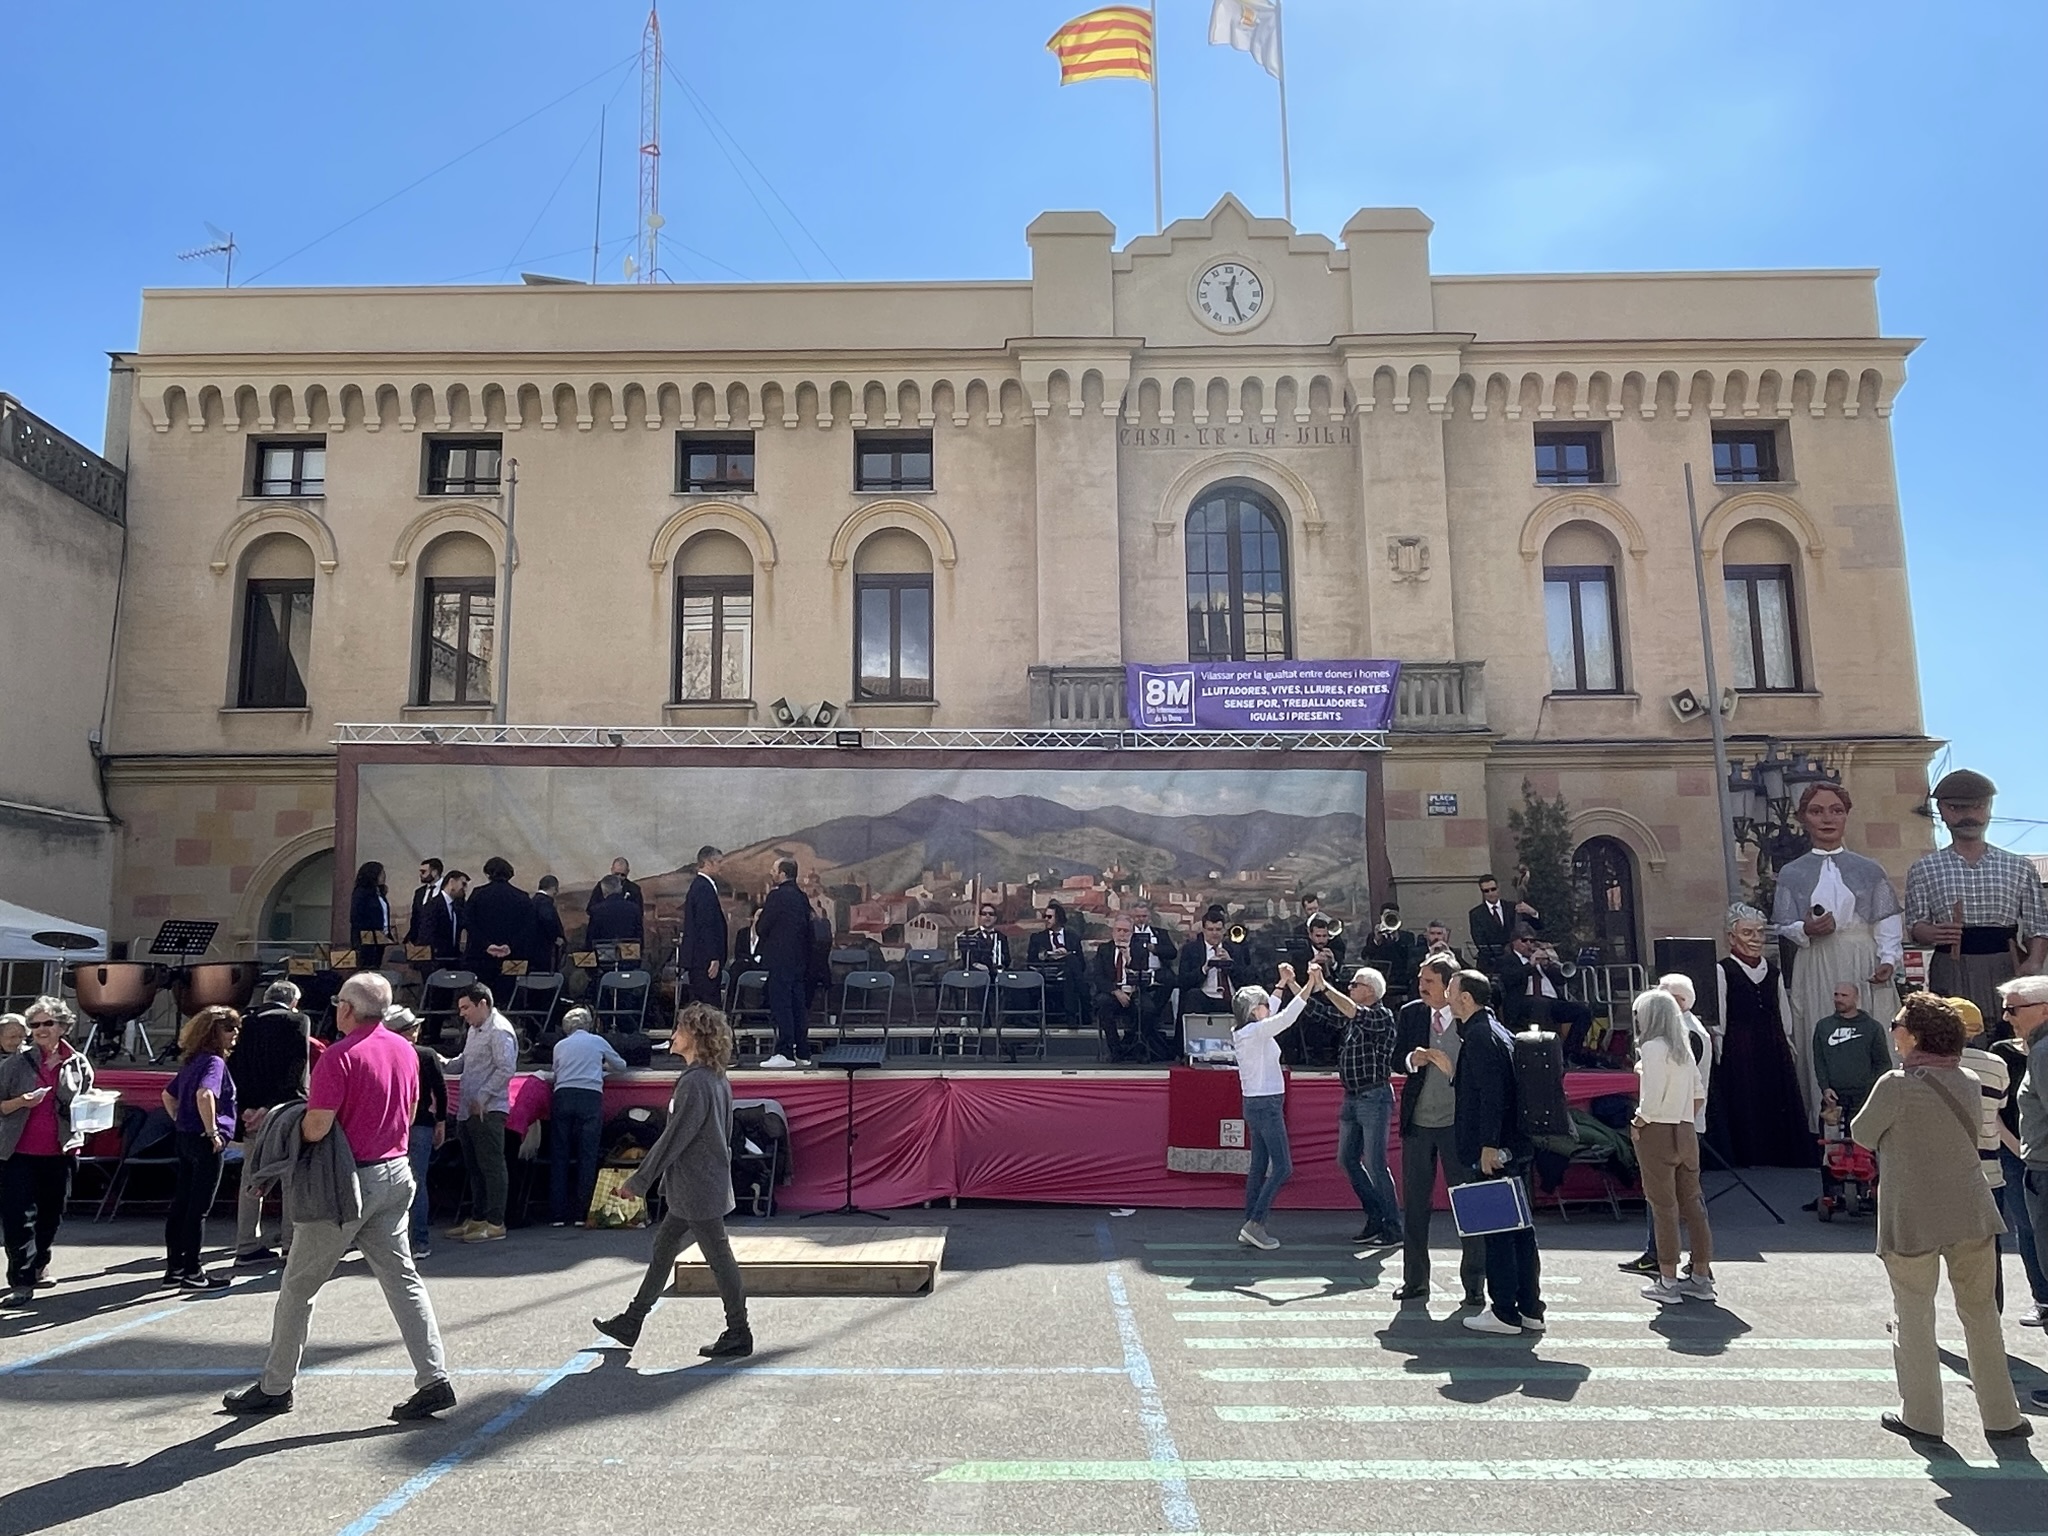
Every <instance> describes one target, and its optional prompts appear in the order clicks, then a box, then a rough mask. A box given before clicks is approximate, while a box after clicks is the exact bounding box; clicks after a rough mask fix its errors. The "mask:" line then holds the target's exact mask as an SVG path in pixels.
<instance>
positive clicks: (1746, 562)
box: [1721, 521, 1805, 693]
mask: <svg viewBox="0 0 2048 1536" xmlns="http://www.w3.org/2000/svg"><path fill="white" fill-rule="evenodd" d="M1798 563H1799V553H1798V551H1797V550H1796V549H1795V548H1794V547H1793V544H1792V541H1791V540H1790V539H1789V538H1787V537H1786V536H1785V530H1784V529H1782V528H1780V527H1779V526H1778V525H1777V524H1776V523H1768V522H1763V521H1756V522H1748V523H1743V524H1741V525H1740V526H1739V527H1737V528H1735V529H1734V530H1733V531H1732V532H1730V533H1729V535H1728V542H1727V543H1726V544H1725V545H1724V546H1723V547H1722V549H1721V589H1722V591H1723V593H1724V594H1725V595H1726V598H1727V603H1728V649H1729V651H1730V653H1731V655H1730V659H1731V660H1733V662H1734V663H1735V686H1736V687H1737V688H1740V689H1742V690H1744V691H1745V692H1750V693H1771V692H1782V693H1796V692H1798V691H1799V690H1800V689H1801V688H1803V687H1804V686H1805V669H1804V668H1803V667H1802V666H1801V665H1800V657H1799V610H1798V604H1797V602H1796V601H1795V596H1794V573H1795V571H1796V570H1797V568H1798Z"/></svg>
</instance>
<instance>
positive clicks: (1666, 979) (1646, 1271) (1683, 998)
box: [1615, 971, 1720, 1275]
mask: <svg viewBox="0 0 2048 1536" xmlns="http://www.w3.org/2000/svg"><path fill="white" fill-rule="evenodd" d="M1657 989H1658V990H1659V991H1660V992H1669V993H1670V994H1671V996H1672V997H1673V998H1674V999H1675V1000H1676V1001H1677V1003H1678V1007H1679V1010H1680V1014H1681V1016H1682V1017H1683V1019H1684V1021H1685V1035H1686V1039H1687V1041H1688V1042H1689V1043H1690V1044H1691V1046H1692V1059H1693V1060H1694V1061H1696V1062H1698V1063H1699V1068H1700V1088H1701V1091H1702V1093H1705V1092H1706V1091H1707V1089H1708V1084H1709V1081H1710V1078H1711V1076H1712V1073H1713V1070H1714V1058H1715V1057H1717V1056H1718V1055H1719V1054H1720V1040H1719V1038H1718V1036H1717V1034H1716V1032H1715V1031H1713V1030H1710V1029H1709V1028H1708V1027H1707V1026H1706V1025H1705V1024H1702V1023H1701V1022H1700V1019H1699V1015H1698V1014H1696V1013H1694V1012H1693V1004H1694V1003H1695V1002H1697V1001H1698V999H1699V992H1698V990H1697V989H1696V988H1695V987H1694V986H1693V982H1692V978H1691V977H1690V976H1688V975H1686V974H1685V973H1684V972H1683V971H1673V972H1671V973H1670V974H1669V975H1666V976H1659V977H1658V978H1657ZM1692 1123H1693V1132H1694V1134H1695V1135H1699V1136H1704V1135H1706V1133H1707V1106H1706V1102H1705V1100H1704V1099H1702V1100H1701V1103H1700V1108H1699V1113H1698V1114H1696V1115H1694V1116H1693V1121H1692ZM1643 1219H1644V1227H1645V1230H1644V1233H1643V1251H1642V1252H1641V1253H1639V1254H1637V1255H1636V1256H1635V1257H1634V1258H1632V1259H1630V1260H1628V1261H1627V1262H1625V1263H1622V1264H1617V1265H1616V1266H1615V1268H1617V1269H1619V1270H1621V1271H1622V1272H1623V1273H1624V1274H1630V1275H1654V1274H1657V1273H1658V1268H1657V1211H1656V1208H1655V1207H1654V1206H1651V1205H1649V1204H1647V1203H1645V1205H1644V1208H1643Z"/></svg>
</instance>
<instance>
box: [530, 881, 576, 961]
mask: <svg viewBox="0 0 2048 1536" xmlns="http://www.w3.org/2000/svg"><path fill="white" fill-rule="evenodd" d="M561 890H562V882H561V881H560V880H558V879H557V878H556V877H555V876H553V875H542V876H541V877H540V886H539V888H538V889H537V890H536V891H535V892H534V893H533V932H534V940H535V942H536V943H537V944H538V945H539V952H540V964H541V966H542V967H543V968H544V969H546V970H549V971H559V970H560V969H561V968H562V957H563V955H565V954H567V953H568V949H569V936H568V935H567V934H565V933H564V932H563V931H562V914H561V910H560V909H559V908H557V907H556V905H555V898H556V896H558V895H559V894H561Z"/></svg>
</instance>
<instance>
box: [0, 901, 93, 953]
mask: <svg viewBox="0 0 2048 1536" xmlns="http://www.w3.org/2000/svg"><path fill="white" fill-rule="evenodd" d="M106 958H107V934H106V930H105V929H104V928H94V927H92V926H90V925H89V924H86V923H73V922H68V921H66V920H65V919H64V918H61V917H52V916H50V914H49V913H47V912H37V911H35V910H34V909H32V908H29V907H18V906H16V905H15V904H14V903H13V902H11V901H0V960H56V961H65V960H104V959H106Z"/></svg>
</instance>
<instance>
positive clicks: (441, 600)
mask: <svg viewBox="0 0 2048 1536" xmlns="http://www.w3.org/2000/svg"><path fill="white" fill-rule="evenodd" d="M423 596H424V601H423V602H422V604H421V615H420V684H419V694H418V699H419V702H420V703H422V704H488V703H490V702H491V671H492V667H493V665H494V662H495V658H496V654H497V634H498V629H497V615H498V590H497V584H496V583H495V582H494V581H493V580H492V579H491V578H490V577H488V576H430V577H428V578H427V581H426V589H425V592H424V594H423Z"/></svg>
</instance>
